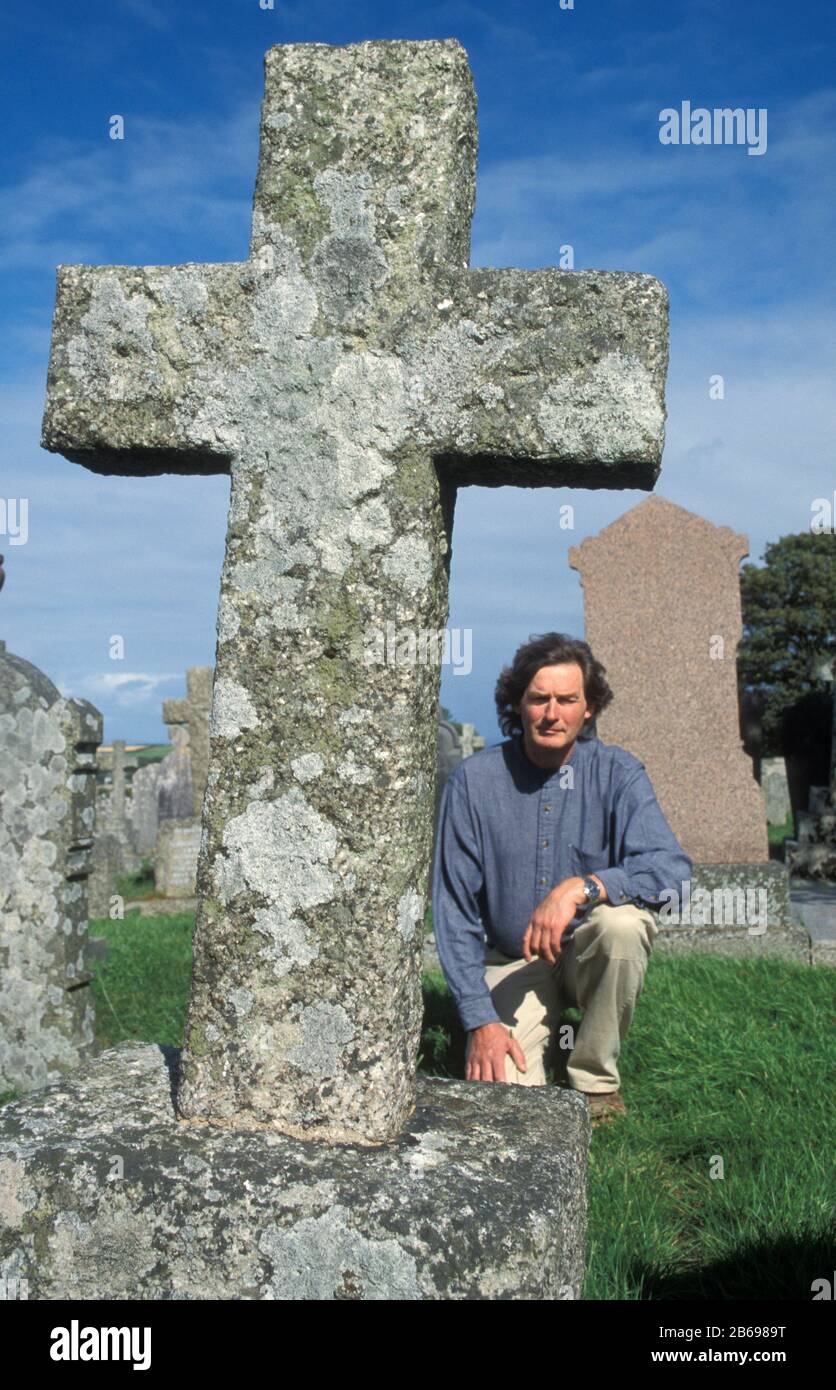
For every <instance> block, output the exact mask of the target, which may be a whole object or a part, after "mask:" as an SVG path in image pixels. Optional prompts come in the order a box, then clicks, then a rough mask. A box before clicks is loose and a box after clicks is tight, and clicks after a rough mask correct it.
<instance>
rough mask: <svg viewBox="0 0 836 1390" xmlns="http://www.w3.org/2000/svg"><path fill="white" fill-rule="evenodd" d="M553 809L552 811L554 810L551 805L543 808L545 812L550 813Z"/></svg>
mask: <svg viewBox="0 0 836 1390" xmlns="http://www.w3.org/2000/svg"><path fill="white" fill-rule="evenodd" d="M551 809H552V808H551V805H548V806H544V807H543V810H544V811H550V810H551Z"/></svg>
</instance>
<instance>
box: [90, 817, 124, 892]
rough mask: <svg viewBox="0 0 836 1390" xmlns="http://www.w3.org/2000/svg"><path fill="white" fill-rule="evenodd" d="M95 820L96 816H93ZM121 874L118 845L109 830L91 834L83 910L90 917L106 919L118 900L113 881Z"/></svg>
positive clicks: (122, 868) (121, 856)
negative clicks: (85, 900)
mask: <svg viewBox="0 0 836 1390" xmlns="http://www.w3.org/2000/svg"><path fill="white" fill-rule="evenodd" d="M97 819H98V817H97ZM124 872H125V863H124V856H123V853H122V845H121V842H120V841H119V839H118V838H117V836H116V835H112V834H111V833H110V831H108V830H105V831H100V830H99V829H98V827H97V828H96V829H95V831H94V839H93V847H92V849H91V851H90V875H89V877H88V879H87V911H88V915H89V916H90V917H109V916H110V911H111V907H113V908H114V909H116V907H117V903H115V902H114V899H115V898H119V897H120V896H121V895H120V894H119V891H118V887H117V880H118V878H119V875H120V874H123V873H124Z"/></svg>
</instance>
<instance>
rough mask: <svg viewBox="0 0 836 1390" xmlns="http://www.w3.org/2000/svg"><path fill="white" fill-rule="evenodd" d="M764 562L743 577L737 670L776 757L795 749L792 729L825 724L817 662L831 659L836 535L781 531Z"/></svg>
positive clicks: (834, 651)
mask: <svg viewBox="0 0 836 1390" xmlns="http://www.w3.org/2000/svg"><path fill="white" fill-rule="evenodd" d="M763 560H764V563H763V565H755V564H748V565H744V566H743V569H742V570H741V574H740V594H741V603H742V608H743V640H742V642H741V643H740V646H739V648H738V656H737V660H738V675H739V680H740V686H741V689H742V690H744V691H750V692H752V693H753V695H754V696H755V697H756V698H757V701H758V704H759V706H760V708H761V712H762V719H763V747H764V751H765V752H767V753H774V754H779V753H782V752H789V751H792V750H791V749H790V748H788V747H787V746H786V745H787V741H788V736H789V733H790V730H796V731H798V730H799V729H800V728H803V726H805V725H806V726H807V727H808V731H809V733H810V735H811V736H812V735H813V733H814V727H813V726H815V730H816V731H818V730H819V729H820V727H824V728H825V729H826V728H827V723H828V720H827V717H826V715H823V710H824V709H825V708H829V700H828V697H827V686H826V684H825V682H824V681H823V680H822V678H821V676H820V675H819V674H818V672H817V667H818V666H819V665H820V663H821V660H822V659H825V658H829V659H831V660H832V661H834V664H836V632H834V627H836V536H834V535H833V534H831V533H829V532H826V531H825V532H821V533H816V532H813V531H802V532H801V533H800V534H798V535H790V536H782V537H781V539H780V540H778V541H774V542H773V543H772V544H770V545H767V547H766V550H765V552H764V556H763ZM793 711H794V712H795V717H793ZM815 737H816V740H817V741H818V738H819V737H820V735H819V733H818V732H816V733H815ZM802 742H803V738H802Z"/></svg>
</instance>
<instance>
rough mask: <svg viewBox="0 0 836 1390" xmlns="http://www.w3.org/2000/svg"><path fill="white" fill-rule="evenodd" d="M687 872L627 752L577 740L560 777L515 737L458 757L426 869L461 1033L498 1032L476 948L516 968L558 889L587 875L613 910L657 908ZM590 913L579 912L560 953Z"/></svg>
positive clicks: (681, 854)
mask: <svg viewBox="0 0 836 1390" xmlns="http://www.w3.org/2000/svg"><path fill="white" fill-rule="evenodd" d="M692 872H693V864H692V861H691V860H690V859H689V858H688V856H687V855H686V854H685V853H684V851H683V850H682V847H681V846H680V844H679V841H678V840H677V839H676V836H675V835H674V833H673V831H672V830H671V828H670V826H669V825H668V822H667V821H666V819H665V817H664V814H663V812H662V809H661V807H660V805H659V803H658V801H657V800H656V796H655V793H654V791H653V787H652V786H651V783H650V778H649V777H648V775H647V773H646V772H645V769H644V763H642V762H640V761H639V759H638V758H636V757H634V756H633V754H632V753H628V752H627V751H626V749H624V748H617V747H616V746H615V745H613V744H605V743H602V742H601V740H600V739H599V738H584V739H577V740H576V742H575V745H574V749H573V751H572V754H571V757H570V758H569V759H568V760H567V761H566V762H565V763H564V764H563V766H562V767H559V768H541V767H538V766H537V765H536V764H535V763H533V762H531V760H530V758H528V756H527V755H526V753H525V751H524V749H523V746H522V739H521V738H520V737H513V738H511V739H509V740H508V741H507V742H506V743H500V744H497V745H496V746H495V747H493V748H485V749H482V750H481V751H480V752H478V753H475V754H474V755H473V756H472V757H470V758H465V759H464V760H463V761H462V762H460V763H459V764H458V766H457V767H456V768H454V770H453V772H452V773H451V774H450V776H449V778H448V779H447V785H446V786H445V788H444V794H443V796H442V799H441V806H440V808H439V816H438V827H437V831H436V841H435V859H434V866H433V923H434V929H435V939H436V944H437V947H438V955H439V959H440V961H441V966H442V969H443V971H444V974H445V976H446V978H447V983H448V984H449V986H450V990H451V993H452V995H453V998H454V1000H455V1002H456V1007H457V1009H458V1011H459V1015H460V1017H461V1021H462V1025H463V1026H464V1028H465V1029H468V1030H469V1029H471V1028H478V1027H480V1026H481V1025H482V1024H483V1023H494V1022H497V1021H499V1015H498V1014H497V1012H496V1009H495V1008H494V1006H493V1002H492V1000H491V995H490V990H489V989H488V987H487V985H486V984H485V938H487V942H488V945H490V946H495V947H496V948H497V949H498V950H500V951H502V952H503V953H504V954H505V955H507V956H513V957H515V958H519V957H521V956H522V953H523V951H522V943H523V937H524V936H525V931H526V928H527V926H528V923H529V919H530V918H531V915H532V913H533V912H534V909H535V908H536V907H538V906H539V904H540V903H541V902H542V901H543V899H544V898H545V897H546V896H547V894H548V893H549V892H550V891H551V889H552V888H554V887H555V886H556V884H558V883H561V882H562V881H563V880H564V879H566V878H573V877H575V876H578V875H580V876H583V875H585V874H589V873H594V874H595V875H596V876H597V877H598V878H600V880H601V882H602V883H603V884H604V885H605V887H606V890H607V895H608V901H609V902H610V903H611V904H612V906H613V907H618V906H619V905H621V904H623V903H629V902H635V903H647V904H651V905H657V904H658V903H659V901H660V898H661V894H662V893H663V892H664V891H665V890H666V889H675V891H676V892H677V893H681V891H682V883H683V882H684V881H685V880H687V879H690V878H691V875H692ZM588 911H589V908H588V906H587V905H586V904H584V905H582V906H581V907H579V908H578V911H577V912H576V913H575V916H574V917H573V919H572V921H571V923H570V924H569V926H568V927H567V929H566V932H565V934H564V937H563V942H564V943H565V942H568V941H569V940H571V937H572V934H573V932H574V930H575V928H576V927H577V926H578V924H579V923H580V922H581V921H582V920H583V918H584V916H585V915H586V913H587V912H588Z"/></svg>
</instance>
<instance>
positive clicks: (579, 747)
mask: <svg viewBox="0 0 836 1390" xmlns="http://www.w3.org/2000/svg"><path fill="white" fill-rule="evenodd" d="M511 742H512V744H513V746H514V750H515V752H514V755H515V757H516V759H517V762H518V763H519V765H520V766H521V767H522V768H524V769H525V771H526V772H527V773H528V774H529V775H530V776H531V778H532V779H533V780H534V781H535V782H543V783H545V782H549V781H551V779H552V778H553V777H559V776H560V774H561V772H562V771H563V769H564V768H565V767H577V765H578V763H579V761H580V760H581V759H582V758H584V757H585V756H586V747H587V745H588V744H591V743H594V742H595V740H594V739H592V738H577V739H575V746H574V749H573V750H572V756H571V758H570V759H569V761H568V762H564V763H562V764H561V765H560V767H538V766H537V764H536V763H533V762H532V761H531V759H530V758H529V756H528V754H527V753H526V752H525V749H524V748H523V738H522V734H512V735H511Z"/></svg>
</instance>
